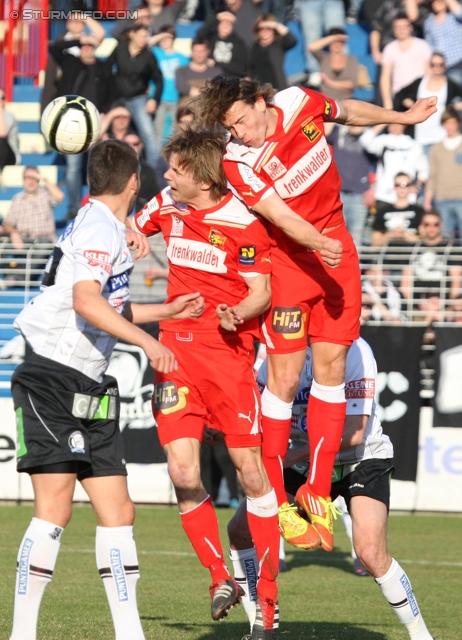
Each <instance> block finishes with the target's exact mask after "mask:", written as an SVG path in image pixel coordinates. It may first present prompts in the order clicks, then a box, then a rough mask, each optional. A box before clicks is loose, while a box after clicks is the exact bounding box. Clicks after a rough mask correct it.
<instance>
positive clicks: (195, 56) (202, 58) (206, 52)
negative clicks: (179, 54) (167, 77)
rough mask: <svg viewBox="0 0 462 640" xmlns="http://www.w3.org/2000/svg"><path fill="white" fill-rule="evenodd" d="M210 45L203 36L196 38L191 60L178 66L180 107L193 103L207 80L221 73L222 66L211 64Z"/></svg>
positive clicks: (177, 82) (176, 76) (176, 79)
mask: <svg viewBox="0 0 462 640" xmlns="http://www.w3.org/2000/svg"><path fill="white" fill-rule="evenodd" d="M209 56H210V46H209V43H208V42H207V40H204V39H203V38H199V37H198V38H194V40H193V41H192V45H191V61H190V62H189V63H188V64H187V65H185V66H183V67H178V69H177V70H176V71H175V82H176V88H177V90H178V93H179V94H180V101H179V105H178V106H179V107H180V108H183V107H186V106H189V107H190V105H191V104H192V103H193V101H194V98H196V97H197V96H198V95H199V91H200V90H201V89H202V87H203V86H204V85H205V82H206V80H210V78H214V77H215V76H217V75H219V74H220V73H221V69H220V67H217V66H213V64H212V65H210V63H209Z"/></svg>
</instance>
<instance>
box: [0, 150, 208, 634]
mask: <svg viewBox="0 0 462 640" xmlns="http://www.w3.org/2000/svg"><path fill="white" fill-rule="evenodd" d="M88 176H89V184H90V194H91V199H90V203H89V204H88V205H87V206H85V207H84V208H83V209H81V210H80V212H79V214H78V216H77V218H75V220H73V222H72V223H71V224H70V226H69V227H68V228H67V230H66V231H65V232H64V234H63V235H62V236H61V238H60V239H59V240H58V242H57V244H56V246H55V248H54V250H53V253H52V255H51V257H50V260H49V261H48V264H47V268H46V273H45V275H44V278H43V286H42V289H41V293H40V294H39V295H38V296H37V297H36V298H34V299H33V300H32V301H31V302H30V303H29V304H28V305H27V307H25V308H24V310H23V311H22V312H21V313H20V314H19V316H18V318H17V319H16V322H15V326H16V328H17V329H18V330H19V331H20V332H21V333H22V335H23V336H24V338H25V340H26V342H27V343H28V344H29V345H30V346H31V347H32V349H33V353H32V355H31V356H30V357H29V358H28V359H27V360H26V362H24V363H23V364H22V365H20V366H19V367H18V368H17V369H16V371H15V373H14V375H13V378H12V393H13V399H14V405H15V410H16V418H17V429H18V449H17V458H18V471H20V472H26V473H29V474H30V476H31V480H32V485H33V489H34V496H35V508H34V517H33V518H32V521H31V523H30V525H29V527H28V529H27V531H26V533H25V535H24V538H23V540H22V542H21V546H20V548H19V553H18V564H17V579H16V590H15V606H14V622H13V631H12V634H11V637H10V640H25V639H26V638H27V640H35V638H36V633H37V618H38V612H39V607H40V603H41V599H42V596H43V593H44V590H45V587H46V586H47V584H48V583H49V582H50V580H51V578H52V576H53V570H54V566H55V563H56V559H57V556H58V551H59V546H60V538H61V535H62V532H63V530H64V528H65V527H66V525H67V524H68V522H69V520H70V518H71V514H72V497H73V495H74V488H75V483H76V480H77V479H78V480H79V481H80V482H81V483H82V486H83V488H84V489H85V491H86V493H87V494H88V496H89V498H90V501H91V503H92V506H93V510H94V512H95V515H96V519H97V522H98V527H97V529H96V564H97V567H98V570H99V573H100V575H101V577H102V578H103V582H104V586H105V589H106V595H107V598H108V601H109V606H110V609H111V613H112V618H113V622H114V627H115V634H116V639H117V640H143V639H144V634H143V630H142V627H141V622H140V619H139V614H138V609H137V604H136V583H137V581H138V578H139V570H138V560H137V554H136V546H135V542H134V540H133V521H134V517H135V511H134V506H133V503H132V501H131V500H130V496H129V495H128V490H127V481H126V475H127V471H126V465H125V460H124V453H123V443H122V437H121V432H120V429H119V422H118V421H119V394H118V388H117V381H116V380H115V378H112V377H111V376H105V375H104V374H105V371H106V369H107V367H108V364H109V358H110V357H111V353H112V349H113V347H114V345H115V343H116V341H117V338H121V339H123V340H126V341H127V342H130V343H132V344H135V345H138V346H139V347H141V348H142V349H143V350H144V351H145V353H146V355H147V356H148V358H149V360H150V362H151V364H152V366H153V367H154V368H156V369H158V370H161V371H165V372H170V371H173V370H174V369H175V368H176V367H177V363H176V361H175V357H174V355H173V354H172V353H171V352H170V351H169V350H168V349H166V348H165V347H164V346H163V345H161V344H160V343H159V342H157V340H155V339H154V338H153V337H152V336H150V335H149V334H147V333H146V332H144V331H142V329H140V328H139V327H136V326H135V324H136V323H138V324H141V323H145V322H152V321H155V320H160V319H165V318H169V317H171V318H177V319H180V318H184V317H190V316H193V317H197V316H199V315H200V314H201V312H202V309H203V298H202V297H201V296H200V295H199V294H198V293H193V294H191V295H187V296H181V298H177V299H176V300H174V301H172V303H171V304H170V305H152V304H150V305H136V304H131V303H130V302H129V300H128V299H129V288H128V284H129V280H128V277H129V273H130V271H131V269H132V266H133V262H132V259H131V257H130V252H129V250H128V247H127V243H126V240H125V231H126V227H125V221H126V218H127V215H128V213H129V212H131V210H132V208H133V205H134V202H135V199H136V196H137V193H138V185H139V162H138V158H137V156H136V153H135V152H134V151H133V150H132V149H131V147H129V146H128V145H127V144H125V143H124V142H120V141H117V140H113V141H107V142H103V143H101V144H100V145H97V146H96V147H95V148H94V149H93V151H92V153H91V155H90V160H89V167H88ZM133 323H135V324H133Z"/></svg>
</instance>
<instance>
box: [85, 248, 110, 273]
mask: <svg viewBox="0 0 462 640" xmlns="http://www.w3.org/2000/svg"><path fill="white" fill-rule="evenodd" d="M83 257H84V258H86V259H87V262H88V264H89V265H90V266H91V267H101V268H102V269H104V271H107V272H108V273H111V268H112V265H111V256H110V255H109V253H108V252H107V251H96V250H93V249H87V251H84V252H83Z"/></svg>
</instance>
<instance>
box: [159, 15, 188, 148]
mask: <svg viewBox="0 0 462 640" xmlns="http://www.w3.org/2000/svg"><path fill="white" fill-rule="evenodd" d="M175 38H176V31H175V27H174V26H173V25H164V26H162V27H161V28H160V33H158V34H157V35H155V36H153V37H152V38H151V45H154V48H153V53H154V55H155V57H156V60H157V63H158V65H159V67H160V70H161V72H162V76H163V78H164V88H163V91H162V102H161V103H160V105H159V106H158V107H157V111H156V118H155V120H154V131H155V134H156V138H157V144H158V146H159V148H161V147H162V145H163V140H164V137H166V136H169V135H170V133H171V132H172V124H173V122H174V119H175V115H176V112H177V109H178V100H179V99H180V94H179V93H178V89H177V88H176V83H175V72H176V70H177V69H178V67H181V66H184V65H186V64H187V63H188V62H189V58H188V57H187V56H185V55H183V54H182V53H179V52H178V51H175V50H174V48H173V43H174V40H175Z"/></svg>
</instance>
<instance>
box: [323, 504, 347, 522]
mask: <svg viewBox="0 0 462 640" xmlns="http://www.w3.org/2000/svg"><path fill="white" fill-rule="evenodd" d="M325 509H326V511H330V514H331V516H332V517H333V519H334V520H337V516H343V511H342V510H341V509H339V508H338V507H337V506H335V504H334V503H333V502H326V505H325Z"/></svg>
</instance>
